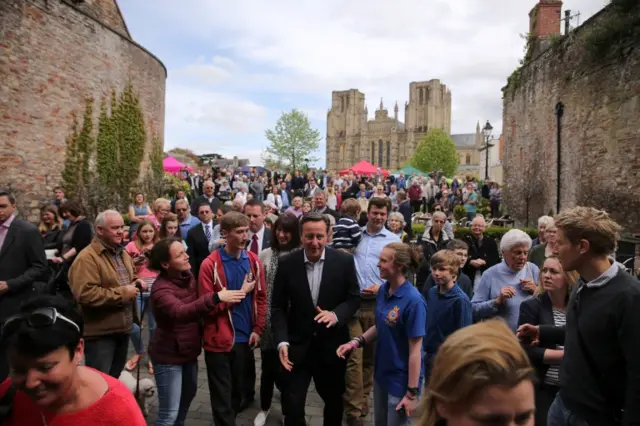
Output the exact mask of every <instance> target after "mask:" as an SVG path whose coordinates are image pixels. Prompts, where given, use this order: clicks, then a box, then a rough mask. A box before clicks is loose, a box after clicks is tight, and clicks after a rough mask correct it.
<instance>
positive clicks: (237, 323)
mask: <svg viewBox="0 0 640 426" xmlns="http://www.w3.org/2000/svg"><path fill="white" fill-rule="evenodd" d="M220 257H221V258H222V265H223V266H224V275H225V277H226V278H227V288H228V289H229V290H240V289H241V288H242V283H244V277H245V276H246V275H247V274H248V273H249V271H251V265H250V264H249V255H248V254H247V252H245V251H244V250H243V251H242V254H241V255H240V258H239V259H236V258H235V257H233V256H231V255H230V254H229V253H227V251H226V250H225V249H224V248H221V249H220ZM252 301H253V294H252V293H249V294H247V296H246V297H245V298H244V299H243V300H242V302H240V303H238V304H237V305H234V306H233V308H232V310H231V320H232V322H233V328H234V329H235V337H236V340H235V343H247V342H249V337H250V336H251V330H253V318H252V314H251V311H252V303H253V302H252Z"/></svg>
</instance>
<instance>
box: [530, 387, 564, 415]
mask: <svg viewBox="0 0 640 426" xmlns="http://www.w3.org/2000/svg"><path fill="white" fill-rule="evenodd" d="M559 389H560V388H559V387H558V386H552V385H547V384H544V383H540V384H538V385H536V389H535V398H536V415H535V418H536V426H547V413H548V412H549V407H551V404H552V403H553V400H554V399H555V398H556V394H557V393H558V390H559Z"/></svg>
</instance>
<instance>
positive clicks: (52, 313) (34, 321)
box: [0, 308, 80, 338]
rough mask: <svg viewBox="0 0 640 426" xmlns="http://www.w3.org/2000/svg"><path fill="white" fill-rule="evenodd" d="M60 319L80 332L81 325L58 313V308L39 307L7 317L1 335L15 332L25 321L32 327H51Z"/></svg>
mask: <svg viewBox="0 0 640 426" xmlns="http://www.w3.org/2000/svg"><path fill="white" fill-rule="evenodd" d="M58 320H62V321H65V322H67V323H69V324H71V325H72V326H73V327H74V328H75V329H76V330H78V333H80V327H79V326H78V324H76V323H75V322H73V321H71V320H70V319H69V318H67V317H65V316H64V315H62V314H60V313H58V311H57V310H56V308H39V309H35V310H34V311H32V312H30V313H28V314H26V315H14V316H12V317H9V318H7V320H6V321H5V322H4V324H2V330H1V331H0V336H2V338H5V337H7V336H10V335H11V334H13V333H15V332H16V330H17V329H18V327H19V326H20V324H22V322H23V321H26V323H27V325H28V326H29V327H31V328H46V327H51V326H52V325H53V324H55V323H56V321H58Z"/></svg>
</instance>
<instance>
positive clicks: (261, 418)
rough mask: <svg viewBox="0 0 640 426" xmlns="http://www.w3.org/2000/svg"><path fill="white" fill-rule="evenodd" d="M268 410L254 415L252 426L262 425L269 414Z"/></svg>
mask: <svg viewBox="0 0 640 426" xmlns="http://www.w3.org/2000/svg"><path fill="white" fill-rule="evenodd" d="M270 411H271V410H269V411H260V412H259V413H258V415H257V416H256V419H255V420H254V421H253V426H264V425H265V423H266V422H267V417H268V416H269V412H270Z"/></svg>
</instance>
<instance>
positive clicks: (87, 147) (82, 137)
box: [78, 98, 95, 195]
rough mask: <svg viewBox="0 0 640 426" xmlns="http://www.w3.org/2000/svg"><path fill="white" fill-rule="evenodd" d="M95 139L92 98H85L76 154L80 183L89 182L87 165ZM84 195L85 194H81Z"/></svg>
mask: <svg viewBox="0 0 640 426" xmlns="http://www.w3.org/2000/svg"><path fill="white" fill-rule="evenodd" d="M94 145H95V141H94V139H93V99H92V98H87V99H86V100H85V109H84V118H83V120H82V129H80V134H79V135H78V154H79V161H80V182H81V185H83V186H84V185H87V184H88V183H89V166H90V162H91V156H92V154H93V148H94ZM83 195H85V194H83Z"/></svg>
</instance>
